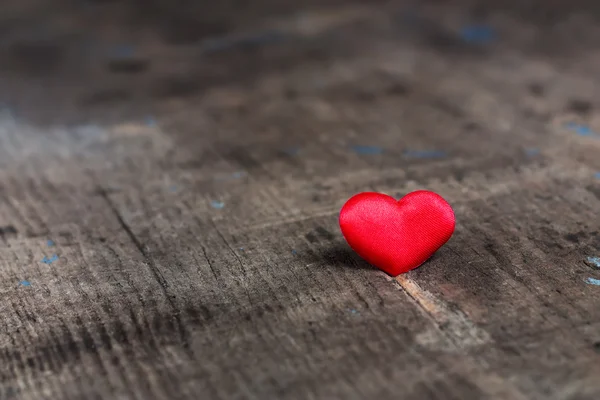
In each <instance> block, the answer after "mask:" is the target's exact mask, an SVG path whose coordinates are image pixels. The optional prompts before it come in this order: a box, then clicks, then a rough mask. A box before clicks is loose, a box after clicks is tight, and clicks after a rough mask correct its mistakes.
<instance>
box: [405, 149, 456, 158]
mask: <svg viewBox="0 0 600 400" xmlns="http://www.w3.org/2000/svg"><path fill="white" fill-rule="evenodd" d="M404 156H405V157H410V158H444V157H446V156H447V154H446V152H444V151H439V150H406V151H405V152H404Z"/></svg>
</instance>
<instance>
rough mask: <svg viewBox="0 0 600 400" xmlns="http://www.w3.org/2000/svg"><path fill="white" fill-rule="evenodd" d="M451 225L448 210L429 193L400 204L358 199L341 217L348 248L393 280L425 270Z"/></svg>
mask: <svg viewBox="0 0 600 400" xmlns="http://www.w3.org/2000/svg"><path fill="white" fill-rule="evenodd" d="M455 222H456V220H455V218H454V211H452V207H450V204H448V202H447V201H446V200H444V199H443V198H442V197H441V196H440V195H438V194H436V193H434V192H430V191H427V190H418V191H416V192H412V193H409V194H407V195H406V196H404V197H403V198H401V199H400V200H399V201H396V199H394V198H393V197H391V196H388V195H386V194H382V193H373V192H365V193H359V194H357V195H355V196H353V197H351V198H350V199H349V200H348V201H347V202H346V204H344V206H343V207H342V210H341V212H340V228H341V229H342V234H343V235H344V237H345V238H346V241H347V242H348V244H349V245H350V247H352V249H353V250H354V251H355V252H356V253H358V255H359V256H361V257H362V258H364V259H365V260H366V261H368V262H369V263H370V264H373V265H375V266H376V267H378V268H380V269H382V270H383V271H385V272H387V273H388V274H390V275H392V276H396V275H399V274H401V273H403V272H408V271H410V270H411V269H414V268H417V267H418V266H419V265H421V264H423V263H424V262H425V261H426V260H427V259H428V258H429V257H431V256H432V255H433V253H435V252H436V251H437V250H438V249H439V248H440V247H442V246H443V245H444V243H446V242H447V241H448V239H450V237H451V236H452V233H454V226H455Z"/></svg>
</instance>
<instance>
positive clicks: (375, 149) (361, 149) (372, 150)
mask: <svg viewBox="0 0 600 400" xmlns="http://www.w3.org/2000/svg"><path fill="white" fill-rule="evenodd" d="M351 148H352V151H354V152H355V153H356V154H362V155H371V154H381V153H383V148H381V147H379V146H352V147H351Z"/></svg>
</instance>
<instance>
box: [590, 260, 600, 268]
mask: <svg viewBox="0 0 600 400" xmlns="http://www.w3.org/2000/svg"><path fill="white" fill-rule="evenodd" d="M587 260H588V262H589V263H590V264H594V265H595V266H596V268H600V257H588V258H587Z"/></svg>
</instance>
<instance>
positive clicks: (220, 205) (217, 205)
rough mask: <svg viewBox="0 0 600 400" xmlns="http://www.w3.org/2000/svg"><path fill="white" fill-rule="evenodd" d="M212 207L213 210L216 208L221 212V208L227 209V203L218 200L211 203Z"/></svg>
mask: <svg viewBox="0 0 600 400" xmlns="http://www.w3.org/2000/svg"><path fill="white" fill-rule="evenodd" d="M210 205H211V207H212V208H216V209H217V210H220V209H221V208H223V207H225V203H223V202H222V201H217V200H213V201H211V202H210Z"/></svg>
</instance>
